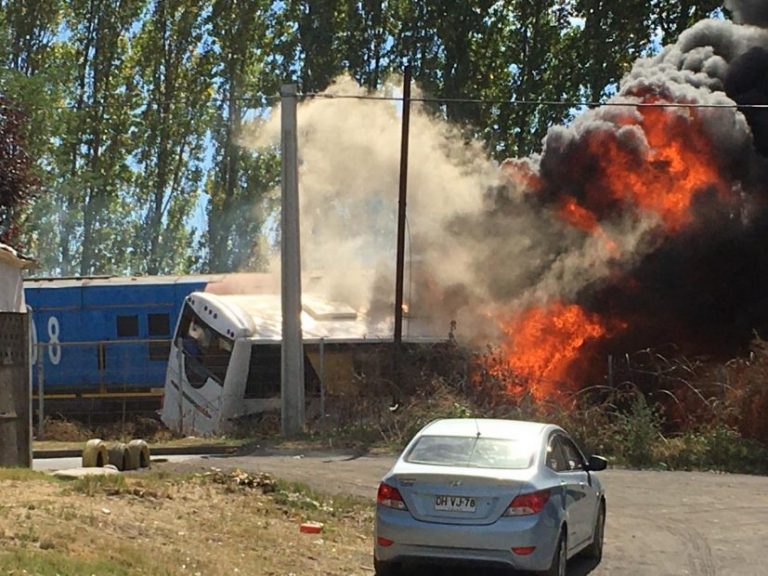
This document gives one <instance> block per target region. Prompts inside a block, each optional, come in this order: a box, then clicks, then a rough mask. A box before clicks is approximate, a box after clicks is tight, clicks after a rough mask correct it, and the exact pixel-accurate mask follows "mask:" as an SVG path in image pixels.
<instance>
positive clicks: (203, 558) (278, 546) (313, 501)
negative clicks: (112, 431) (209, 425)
mask: <svg viewBox="0 0 768 576" xmlns="http://www.w3.org/2000/svg"><path fill="white" fill-rule="evenodd" d="M4 478H8V476H7V475H4V474H0V491H1V492H2V494H3V495H4V498H3V502H2V504H0V550H1V551H0V573H10V572H11V571H13V570H17V571H18V572H19V573H21V570H23V569H26V570H27V573H32V574H51V575H53V574H68V575H79V574H151V575H155V574H164V575H165V574H197V573H199V574H206V575H208V574H210V575H214V576H215V575H225V574H226V575H228V576H229V575H232V574H244V575H255V574H258V575H262V574H263V575H272V574H274V575H277V574H289V573H294V574H321V573H322V574H329V575H333V574H337V575H340V576H341V575H351V574H365V573H369V572H370V566H369V565H370V559H369V556H370V549H371V535H370V526H371V522H370V521H371V517H372V516H371V514H372V510H371V509H370V507H366V506H363V505H360V504H359V503H350V502H337V501H332V500H328V501H325V500H322V499H321V500H318V498H319V497H318V496H316V495H305V494H302V492H301V489H296V488H295V487H292V488H290V489H283V488H281V489H279V490H278V491H277V492H275V493H274V494H263V493H262V492H261V490H259V489H254V488H250V487H244V486H239V485H237V484H236V483H233V482H223V483H219V482H216V481H213V480H212V479H211V478H210V477H207V476H206V477H199V476H197V477H179V476H169V475H163V474H160V475H158V474H153V473H148V474H145V475H143V476H136V477H125V478H123V477H120V478H121V480H120V481H114V480H109V481H99V480H84V481H78V482H76V483H63V482H50V481H47V480H45V479H41V478H39V477H37V476H35V475H32V476H29V477H26V478H25V479H4ZM11 478H14V477H13V476H12V477H11ZM310 519H311V520H320V521H323V522H325V530H324V532H323V533H322V534H320V535H310V534H302V533H300V532H299V524H300V522H302V521H305V520H310Z"/></svg>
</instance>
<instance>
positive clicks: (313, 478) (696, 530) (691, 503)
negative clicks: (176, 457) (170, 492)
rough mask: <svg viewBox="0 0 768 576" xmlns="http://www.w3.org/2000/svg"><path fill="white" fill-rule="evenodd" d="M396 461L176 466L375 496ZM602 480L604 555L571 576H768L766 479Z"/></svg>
mask: <svg viewBox="0 0 768 576" xmlns="http://www.w3.org/2000/svg"><path fill="white" fill-rule="evenodd" d="M350 458H352V459H350ZM392 461H393V457H392V456H363V457H359V458H354V456H351V455H347V454H340V453H306V454H297V453H292V454H287V453H285V452H270V451H269V450H265V449H262V450H257V451H256V452H254V453H253V454H251V455H249V456H236V457H211V458H208V459H198V460H195V459H192V460H188V461H186V462H185V463H182V464H175V465H173V466H174V468H175V469H179V468H180V467H181V468H182V469H195V468H197V469H199V468H206V469H207V468H210V467H211V466H215V467H220V468H241V469H244V470H252V471H264V472H270V473H272V474H274V475H275V476H278V477H281V478H284V479H286V480H293V481H300V482H304V483H306V484H309V485H310V486H312V487H314V488H316V489H318V490H322V491H325V492H329V493H349V494H356V495H360V496H364V497H370V498H374V497H375V495H376V489H377V486H378V482H379V479H380V478H381V476H383V474H384V473H385V472H386V471H387V470H388V469H389V467H390V465H391V464H392ZM600 477H601V479H602V480H603V482H604V484H605V486H606V490H607V498H608V523H607V527H606V542H605V555H604V558H603V561H602V562H601V563H600V564H599V565H598V566H593V565H590V564H587V563H585V562H583V561H574V562H571V563H570V565H569V571H568V574H569V576H583V575H586V574H590V575H591V576H603V575H609V574H610V575H622V576H666V575H670V576H672V575H679V576H683V575H686V576H687V575H690V576H715V575H720V576H764V575H765V574H768V546H767V545H766V542H768V478H766V477H756V476H743V475H730V474H715V473H706V472H650V471H630V470H607V471H605V472H601V473H600ZM422 573H423V572H421V571H420V572H419V574H422Z"/></svg>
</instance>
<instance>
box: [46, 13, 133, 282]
mask: <svg viewBox="0 0 768 576" xmlns="http://www.w3.org/2000/svg"><path fill="white" fill-rule="evenodd" d="M144 4H145V3H144V1H143V0H73V1H72V2H70V3H69V4H68V7H67V12H66V24H67V27H68V30H69V33H70V39H69V44H70V46H71V48H72V55H73V60H74V70H73V72H74V74H73V77H72V85H71V87H70V88H71V91H70V93H69V94H68V95H67V101H66V102H67V106H68V111H67V114H66V115H64V118H62V121H63V127H62V128H63V130H62V134H61V136H60V138H61V141H62V142H61V146H60V150H59V154H58V162H59V175H60V178H61V179H60V181H58V182H57V183H56V184H57V185H56V189H55V191H56V192H57V194H58V196H59V206H58V208H59V210H60V212H59V214H60V218H61V222H60V226H59V242H60V256H61V265H60V270H61V271H62V272H63V273H64V274H67V273H73V272H77V273H79V274H80V275H83V276H86V275H89V274H94V273H116V272H117V273H119V272H124V271H126V270H127V268H128V251H127V250H126V248H127V246H128V245H129V243H130V238H131V235H130V230H128V229H126V227H125V225H124V223H125V222H126V221H127V220H129V219H130V217H131V214H132V211H133V206H132V205H131V203H130V202H129V201H128V198H127V193H126V192H127V188H128V187H129V186H130V183H131V177H132V173H131V169H130V167H129V163H128V160H129V157H130V155H131V152H132V149H133V146H134V145H135V141H134V140H133V139H132V137H131V136H132V132H133V115H132V108H133V106H134V105H135V96H136V95H135V89H134V87H133V81H132V78H131V70H130V68H129V67H128V62H127V55H128V47H129V40H130V37H131V30H132V28H133V26H134V24H135V22H136V19H137V18H138V16H139V15H140V14H141V13H142V11H143V9H144Z"/></svg>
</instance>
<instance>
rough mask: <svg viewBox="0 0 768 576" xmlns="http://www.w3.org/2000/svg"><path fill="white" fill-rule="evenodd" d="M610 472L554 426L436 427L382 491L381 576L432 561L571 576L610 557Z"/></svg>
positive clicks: (467, 422)
mask: <svg viewBox="0 0 768 576" xmlns="http://www.w3.org/2000/svg"><path fill="white" fill-rule="evenodd" d="M605 467H606V460H605V459H604V458H601V457H599V456H591V457H590V458H588V459H587V458H585V457H584V456H583V454H582V453H581V451H580V450H579V448H578V447H577V446H576V444H575V443H574V441H573V440H572V439H571V438H570V437H569V436H568V434H567V433H566V432H565V431H564V430H563V429H562V428H559V427H558V426H554V425H551V424H540V423H535V422H519V421H514V420H492V419H476V418H463V419H451V420H437V421H435V422H432V423H430V424H428V425H427V426H425V427H424V428H423V429H422V430H421V431H419V432H418V433H417V434H416V436H414V438H413V439H412V440H411V442H410V443H409V444H408V446H407V447H406V448H405V450H404V451H403V453H402V455H401V456H400V457H399V458H398V460H397V462H395V464H394V466H393V467H392V469H391V470H390V471H389V472H388V473H387V474H386V475H385V476H384V478H383V480H382V482H381V484H380V485H379V492H378V496H377V499H376V500H377V505H376V524H375V534H374V566H375V569H376V574H377V575H379V576H391V575H394V574H398V573H399V572H400V568H401V565H402V563H403V562H409V561H421V562H423V561H427V562H437V563H441V564H447V565H454V564H464V563H470V564H474V563H482V564H486V565H497V566H502V567H507V568H511V569H516V570H526V571H541V572H542V573H543V574H546V575H551V576H565V573H566V563H567V561H568V559H569V558H570V557H572V556H574V555H575V554H578V553H582V554H584V555H586V556H589V557H592V558H596V559H598V560H599V558H600V557H601V556H602V551H603V530H604V526H605V513H606V508H605V492H604V490H603V488H602V486H601V485H600V480H598V478H597V476H596V475H595V474H593V472H597V471H599V470H604V469H605Z"/></svg>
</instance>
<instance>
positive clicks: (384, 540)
mask: <svg viewBox="0 0 768 576" xmlns="http://www.w3.org/2000/svg"><path fill="white" fill-rule="evenodd" d="M376 542H378V543H379V546H383V547H384V548H388V547H390V546H392V544H394V543H395V541H394V540H390V539H389V538H384V536H379V537H378V538H377V539H376Z"/></svg>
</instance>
